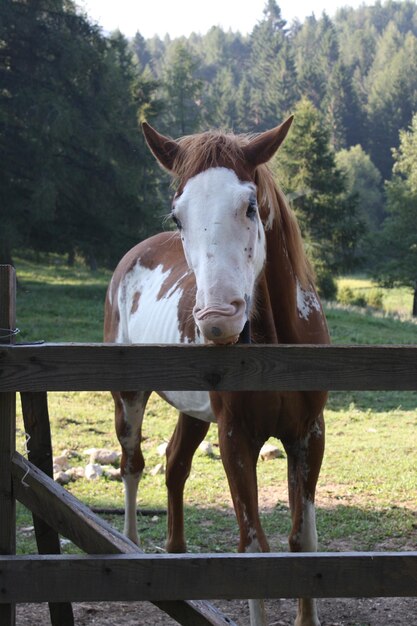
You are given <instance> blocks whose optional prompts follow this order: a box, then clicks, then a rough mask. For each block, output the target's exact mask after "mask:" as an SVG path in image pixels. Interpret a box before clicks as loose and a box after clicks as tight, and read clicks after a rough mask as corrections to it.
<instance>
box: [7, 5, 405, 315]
mask: <svg viewBox="0 0 417 626" xmlns="http://www.w3.org/2000/svg"><path fill="white" fill-rule="evenodd" d="M144 10H146V9H145V8H144ZM290 114H294V115H295V118H294V123H293V126H292V128H291V131H290V134H289V135H288V137H287V141H286V142H285V144H284V145H283V146H282V148H281V149H280V151H279V152H278V154H277V156H276V157H275V158H274V159H273V161H272V162H271V163H270V167H271V169H272V171H273V173H274V175H275V177H276V179H277V181H278V183H279V184H280V185H281V187H282V188H283V190H284V192H285V193H286V195H287V198H288V200H289V202H290V204H291V206H292V208H293V209H294V211H295V212H296V214H297V216H298V219H299V223H300V226H301V229H302V232H303V235H304V240H305V242H306V247H307V250H308V253H309V255H310V258H311V260H312V262H313V263H314V266H315V269H316V273H317V276H318V281H319V287H320V289H321V291H322V293H323V294H324V295H325V296H326V295H331V291H332V289H333V286H334V278H335V276H337V275H338V274H340V273H343V272H349V271H352V270H355V269H356V268H365V270H366V271H367V272H368V273H371V274H373V275H374V277H376V278H377V279H378V280H379V281H380V282H381V284H387V285H389V284H402V285H406V286H409V287H411V288H413V289H415V287H416V283H417V4H416V3H415V2H414V1H411V0H398V1H396V0H385V1H384V2H382V1H381V0H377V1H376V2H375V3H374V4H373V5H370V6H361V7H360V8H357V9H353V8H343V9H339V10H338V11H337V13H336V14H335V15H334V16H333V17H332V18H330V17H329V16H328V15H326V14H325V13H323V14H321V15H314V14H312V15H311V16H310V17H307V18H306V19H305V20H304V21H303V22H300V21H294V22H292V23H286V22H285V20H284V19H283V18H282V15H281V10H280V7H279V3H278V2H277V1H276V0H266V2H265V6H264V10H263V12H262V14H261V15H259V19H258V21H257V23H256V24H254V25H253V29H252V31H251V32H250V33H249V34H246V35H243V34H241V33H239V32H233V31H231V30H230V31H227V32H225V31H224V30H222V29H221V28H220V27H217V26H213V27H212V28H211V29H210V30H209V31H208V32H207V33H205V34H192V35H191V36H190V37H188V38H185V37H182V38H179V39H171V38H170V37H169V36H166V37H165V38H163V39H161V38H159V37H154V38H152V39H145V38H144V37H143V36H142V35H141V25H140V23H138V24H137V33H136V35H135V36H134V37H133V38H132V39H130V40H128V39H127V38H125V37H124V36H123V35H122V34H121V33H120V32H117V31H116V32H112V33H105V32H103V31H102V30H101V28H100V26H99V25H98V24H94V23H92V22H91V21H89V19H88V18H87V17H86V15H85V14H83V12H82V10H81V9H80V8H78V7H77V5H76V4H75V3H74V2H73V1H72V0H31V1H30V2H28V1H27V0H2V3H1V6H0V155H1V157H0V158H1V163H2V167H1V170H0V194H1V195H0V263H8V262H12V261H13V255H14V254H16V252H17V251H18V250H21V249H25V250H32V251H34V252H35V253H44V252H47V253H52V252H54V253H59V254H62V255H65V256H66V258H67V260H68V263H72V262H73V261H74V259H75V257H76V256H78V257H81V258H83V259H84V260H85V261H86V263H87V264H88V265H89V266H90V267H91V268H92V269H94V268H95V267H97V265H102V266H108V267H114V265H115V263H116V262H117V261H118V259H119V258H120V257H121V255H122V254H123V253H124V252H125V251H126V250H127V249H128V248H129V247H131V246H132V245H134V244H135V243H136V242H137V241H139V240H140V239H143V238H144V237H146V236H149V235H151V234H153V233H155V232H158V231H159V230H161V228H169V227H170V226H169V225H168V224H164V218H165V216H166V215H167V214H168V213H169V209H170V198H171V197H172V194H173V190H172V189H171V188H170V180H169V177H168V176H167V174H166V173H164V172H163V171H162V170H161V169H160V168H159V167H158V166H157V165H156V164H155V162H154V159H153V157H152V156H151V155H150V153H149V151H148V149H147V148H146V146H145V142H144V139H143V137H142V134H141V132H140V122H141V121H143V120H147V121H148V122H149V123H150V124H152V125H153V126H155V127H156V128H157V129H158V130H159V131H160V132H162V133H165V134H167V135H170V136H172V137H179V136H182V135H188V134H191V133H195V132H201V131H203V130H206V129H209V128H221V129H224V130H230V131H233V132H235V133H257V132H260V131H263V130H266V129H269V128H272V127H274V126H277V125H278V124H279V123H281V122H282V121H283V120H284V119H286V117H288V115H290ZM414 313H415V314H416V315H417V303H416V305H415V311H414Z"/></svg>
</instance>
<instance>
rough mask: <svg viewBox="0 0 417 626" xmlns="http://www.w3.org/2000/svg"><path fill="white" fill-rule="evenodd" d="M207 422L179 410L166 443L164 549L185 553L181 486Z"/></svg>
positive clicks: (187, 473) (201, 439) (207, 427)
mask: <svg viewBox="0 0 417 626" xmlns="http://www.w3.org/2000/svg"><path fill="white" fill-rule="evenodd" d="M209 427H210V422H205V421H203V420H199V419H196V418H195V417H191V416H189V415H186V414H185V413H180V414H179V417H178V422H177V425H176V427H175V430H174V433H173V435H172V437H171V440H170V442H169V444H168V447H167V451H166V457H167V467H166V474H165V477H166V478H165V480H166V486H167V489H168V537H167V543H166V547H167V551H168V552H186V549H187V548H186V543H185V536H184V486H185V482H186V480H187V478H188V476H189V475H190V470H191V463H192V460H193V456H194V452H195V451H196V450H197V448H198V446H199V444H200V443H201V442H202V441H203V439H204V437H205V436H206V434H207V431H208V429H209Z"/></svg>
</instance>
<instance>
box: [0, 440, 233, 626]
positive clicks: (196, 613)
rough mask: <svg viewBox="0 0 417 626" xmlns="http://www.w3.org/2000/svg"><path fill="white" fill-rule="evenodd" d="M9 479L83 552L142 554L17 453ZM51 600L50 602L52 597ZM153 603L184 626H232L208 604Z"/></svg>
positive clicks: (23, 499) (34, 508) (20, 497)
mask: <svg viewBox="0 0 417 626" xmlns="http://www.w3.org/2000/svg"><path fill="white" fill-rule="evenodd" d="M12 478H13V486H14V491H15V494H16V498H17V499H18V500H19V501H20V502H21V503H22V504H24V505H25V506H26V507H27V508H28V509H29V510H31V511H32V512H33V513H35V514H36V515H38V516H39V517H40V518H41V519H43V520H44V521H45V522H46V523H47V524H49V525H50V526H51V527H52V528H54V530H56V531H57V532H59V533H60V534H62V535H64V536H65V537H68V538H69V539H71V541H73V542H74V543H75V544H76V545H77V546H78V547H79V548H81V549H82V550H84V551H85V552H89V553H105V554H138V553H141V552H142V551H141V549H140V548H139V547H138V546H136V545H135V544H134V543H133V542H132V541H130V539H128V538H127V537H125V536H124V535H122V534H121V533H119V532H118V531H117V530H116V529H114V528H113V527H112V526H110V524H108V523H107V522H105V521H104V520H102V519H101V518H100V517H98V516H97V515H94V513H93V512H92V511H91V510H90V509H89V508H88V507H87V506H85V505H84V504H82V502H80V501H79V500H77V498H75V497H74V496H72V495H71V494H70V493H69V492H68V491H66V490H65V489H64V488H63V487H60V485H58V484H57V483H56V482H54V481H53V480H52V479H51V478H49V477H48V476H47V475H46V474H44V473H43V472H41V471H40V470H39V469H38V468H37V467H36V466H35V465H33V464H32V463H31V462H30V461H27V460H26V459H24V458H23V457H22V456H21V455H20V454H19V453H18V452H15V453H14V455H13V458H12ZM62 558H64V557H62ZM0 567H1V566H0ZM33 575H36V574H33ZM0 576H1V575H0ZM0 589H1V585H0ZM0 597H1V594H0ZM51 601H52V602H53V600H52V596H51ZM72 601H73V599H72V598H71V597H69V598H68V602H72ZM0 604H1V600H0ZM154 604H156V606H158V608H160V609H161V610H162V611H164V612H165V613H168V614H169V615H171V617H173V618H174V619H175V620H177V621H178V622H179V623H180V624H183V626H234V624H233V622H232V621H231V620H230V619H229V618H227V617H225V616H224V615H223V614H222V613H221V612H220V611H218V610H217V609H215V607H213V606H211V605H210V604H209V603H208V602H202V601H199V602H195V601H193V600H191V601H189V600H185V599H184V600H181V599H178V598H174V599H173V600H170V601H169V602H163V603H160V602H158V601H155V602H154Z"/></svg>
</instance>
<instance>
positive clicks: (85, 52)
mask: <svg viewBox="0 0 417 626" xmlns="http://www.w3.org/2000/svg"><path fill="white" fill-rule="evenodd" d="M0 41H1V42H2V45H1V55H0V77H1V82H2V87H3V88H2V91H1V93H0V131H1V133H0V141H1V144H0V154H1V156H2V162H3V163H4V167H3V168H2V172H1V175H0V176H1V181H0V182H1V188H2V193H3V194H4V198H3V199H4V201H3V202H2V206H3V207H4V209H2V213H3V214H2V221H3V224H4V228H2V230H1V233H0V255H1V259H0V260H1V261H10V258H11V251H12V249H13V248H15V247H16V246H22V245H24V246H30V247H32V248H34V249H37V250H47V251H55V252H61V253H62V252H66V253H68V255H69V257H70V258H73V256H74V254H75V253H76V252H79V253H80V254H82V255H83V256H84V258H86V259H87V260H88V261H89V262H90V264H91V266H92V267H94V266H95V263H96V260H100V261H102V262H105V263H109V264H113V263H114V262H115V260H116V259H118V258H119V257H120V254H121V252H122V251H124V249H125V248H126V247H127V246H129V245H131V244H133V243H134V242H135V241H136V239H137V238H138V237H140V236H141V234H142V235H143V234H144V233H146V232H148V231H149V230H151V229H152V227H153V223H152V222H153V219H152V218H153V215H152V214H149V208H148V207H146V205H145V198H144V197H143V194H142V193H141V191H140V187H139V181H140V179H141V178H142V180H143V181H145V180H146V179H147V178H148V176H147V174H148V171H149V169H150V165H149V164H150V163H151V160H150V156H148V154H147V151H146V149H145V146H144V142H143V140H142V139H141V138H140V137H139V134H138V132H137V111H138V109H140V108H141V107H143V106H145V104H146V103H145V102H144V96H145V97H147V98H149V97H150V94H149V91H147V81H146V78H144V77H143V76H139V75H137V74H136V73H135V69H134V65H133V59H132V58H131V53H130V51H129V50H128V46H127V41H126V40H125V39H124V38H123V37H122V36H121V35H120V34H119V35H117V34H116V35H114V36H113V37H111V38H108V39H105V38H104V37H103V36H102V35H101V34H100V32H99V30H98V28H97V27H95V26H93V25H92V24H90V23H89V22H88V21H87V20H86V19H85V18H84V17H83V16H82V15H79V14H77V13H76V11H75V6H74V5H73V3H72V2H71V1H70V0H66V1H65V2H63V1H61V0H38V1H37V2H30V3H27V2H23V0H16V1H11V0H6V2H5V5H4V9H2V22H1V31H0ZM152 167H153V165H152ZM147 187H148V189H149V183H148V184H147ZM149 192H150V195H152V189H149ZM154 195H156V194H154ZM148 197H149V196H148ZM147 199H148V198H146V200H147ZM103 244H104V245H103Z"/></svg>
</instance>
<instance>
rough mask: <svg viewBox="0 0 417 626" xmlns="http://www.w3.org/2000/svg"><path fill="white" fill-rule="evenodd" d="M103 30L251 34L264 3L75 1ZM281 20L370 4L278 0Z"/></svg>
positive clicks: (258, 0)
mask: <svg viewBox="0 0 417 626" xmlns="http://www.w3.org/2000/svg"><path fill="white" fill-rule="evenodd" d="M76 3H77V4H78V5H79V6H80V7H81V8H83V9H84V10H85V11H86V12H87V14H88V15H89V17H90V18H91V19H92V20H93V21H94V22H97V23H98V24H99V25H100V26H101V27H102V28H103V29H104V31H106V32H107V31H112V30H116V29H119V30H121V32H122V33H123V34H124V35H126V36H127V37H132V36H133V35H134V34H135V33H136V32H137V31H139V32H140V33H141V34H142V35H143V37H145V39H148V38H150V37H153V36H154V35H155V34H156V35H159V36H160V37H161V38H163V37H164V36H165V34H166V33H168V34H169V35H170V37H171V38H175V37H180V36H181V35H185V36H186V37H188V36H189V35H190V34H191V33H192V32H196V33H200V34H202V35H204V34H205V33H206V32H207V31H208V30H209V29H210V28H211V26H221V27H222V28H223V30H229V29H231V30H232V31H240V32H241V33H243V34H247V33H248V32H251V31H252V29H253V27H254V26H255V24H257V22H258V21H260V20H261V19H262V12H263V9H264V7H265V4H266V2H265V0H207V1H201V0H76ZM277 4H278V6H279V7H280V8H281V15H282V17H283V18H284V19H285V20H286V21H287V22H288V23H289V24H291V22H292V21H293V20H294V19H295V18H298V19H299V20H300V21H303V20H304V18H305V17H306V16H307V15H311V14H312V13H314V14H315V15H316V17H319V16H320V15H321V13H322V12H323V11H326V13H327V14H328V15H329V16H332V15H334V13H335V12H336V10H337V9H338V8H340V7H343V6H350V7H358V6H360V5H362V4H367V5H369V4H373V1H372V0H365V1H364V0H278V1H277Z"/></svg>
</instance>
